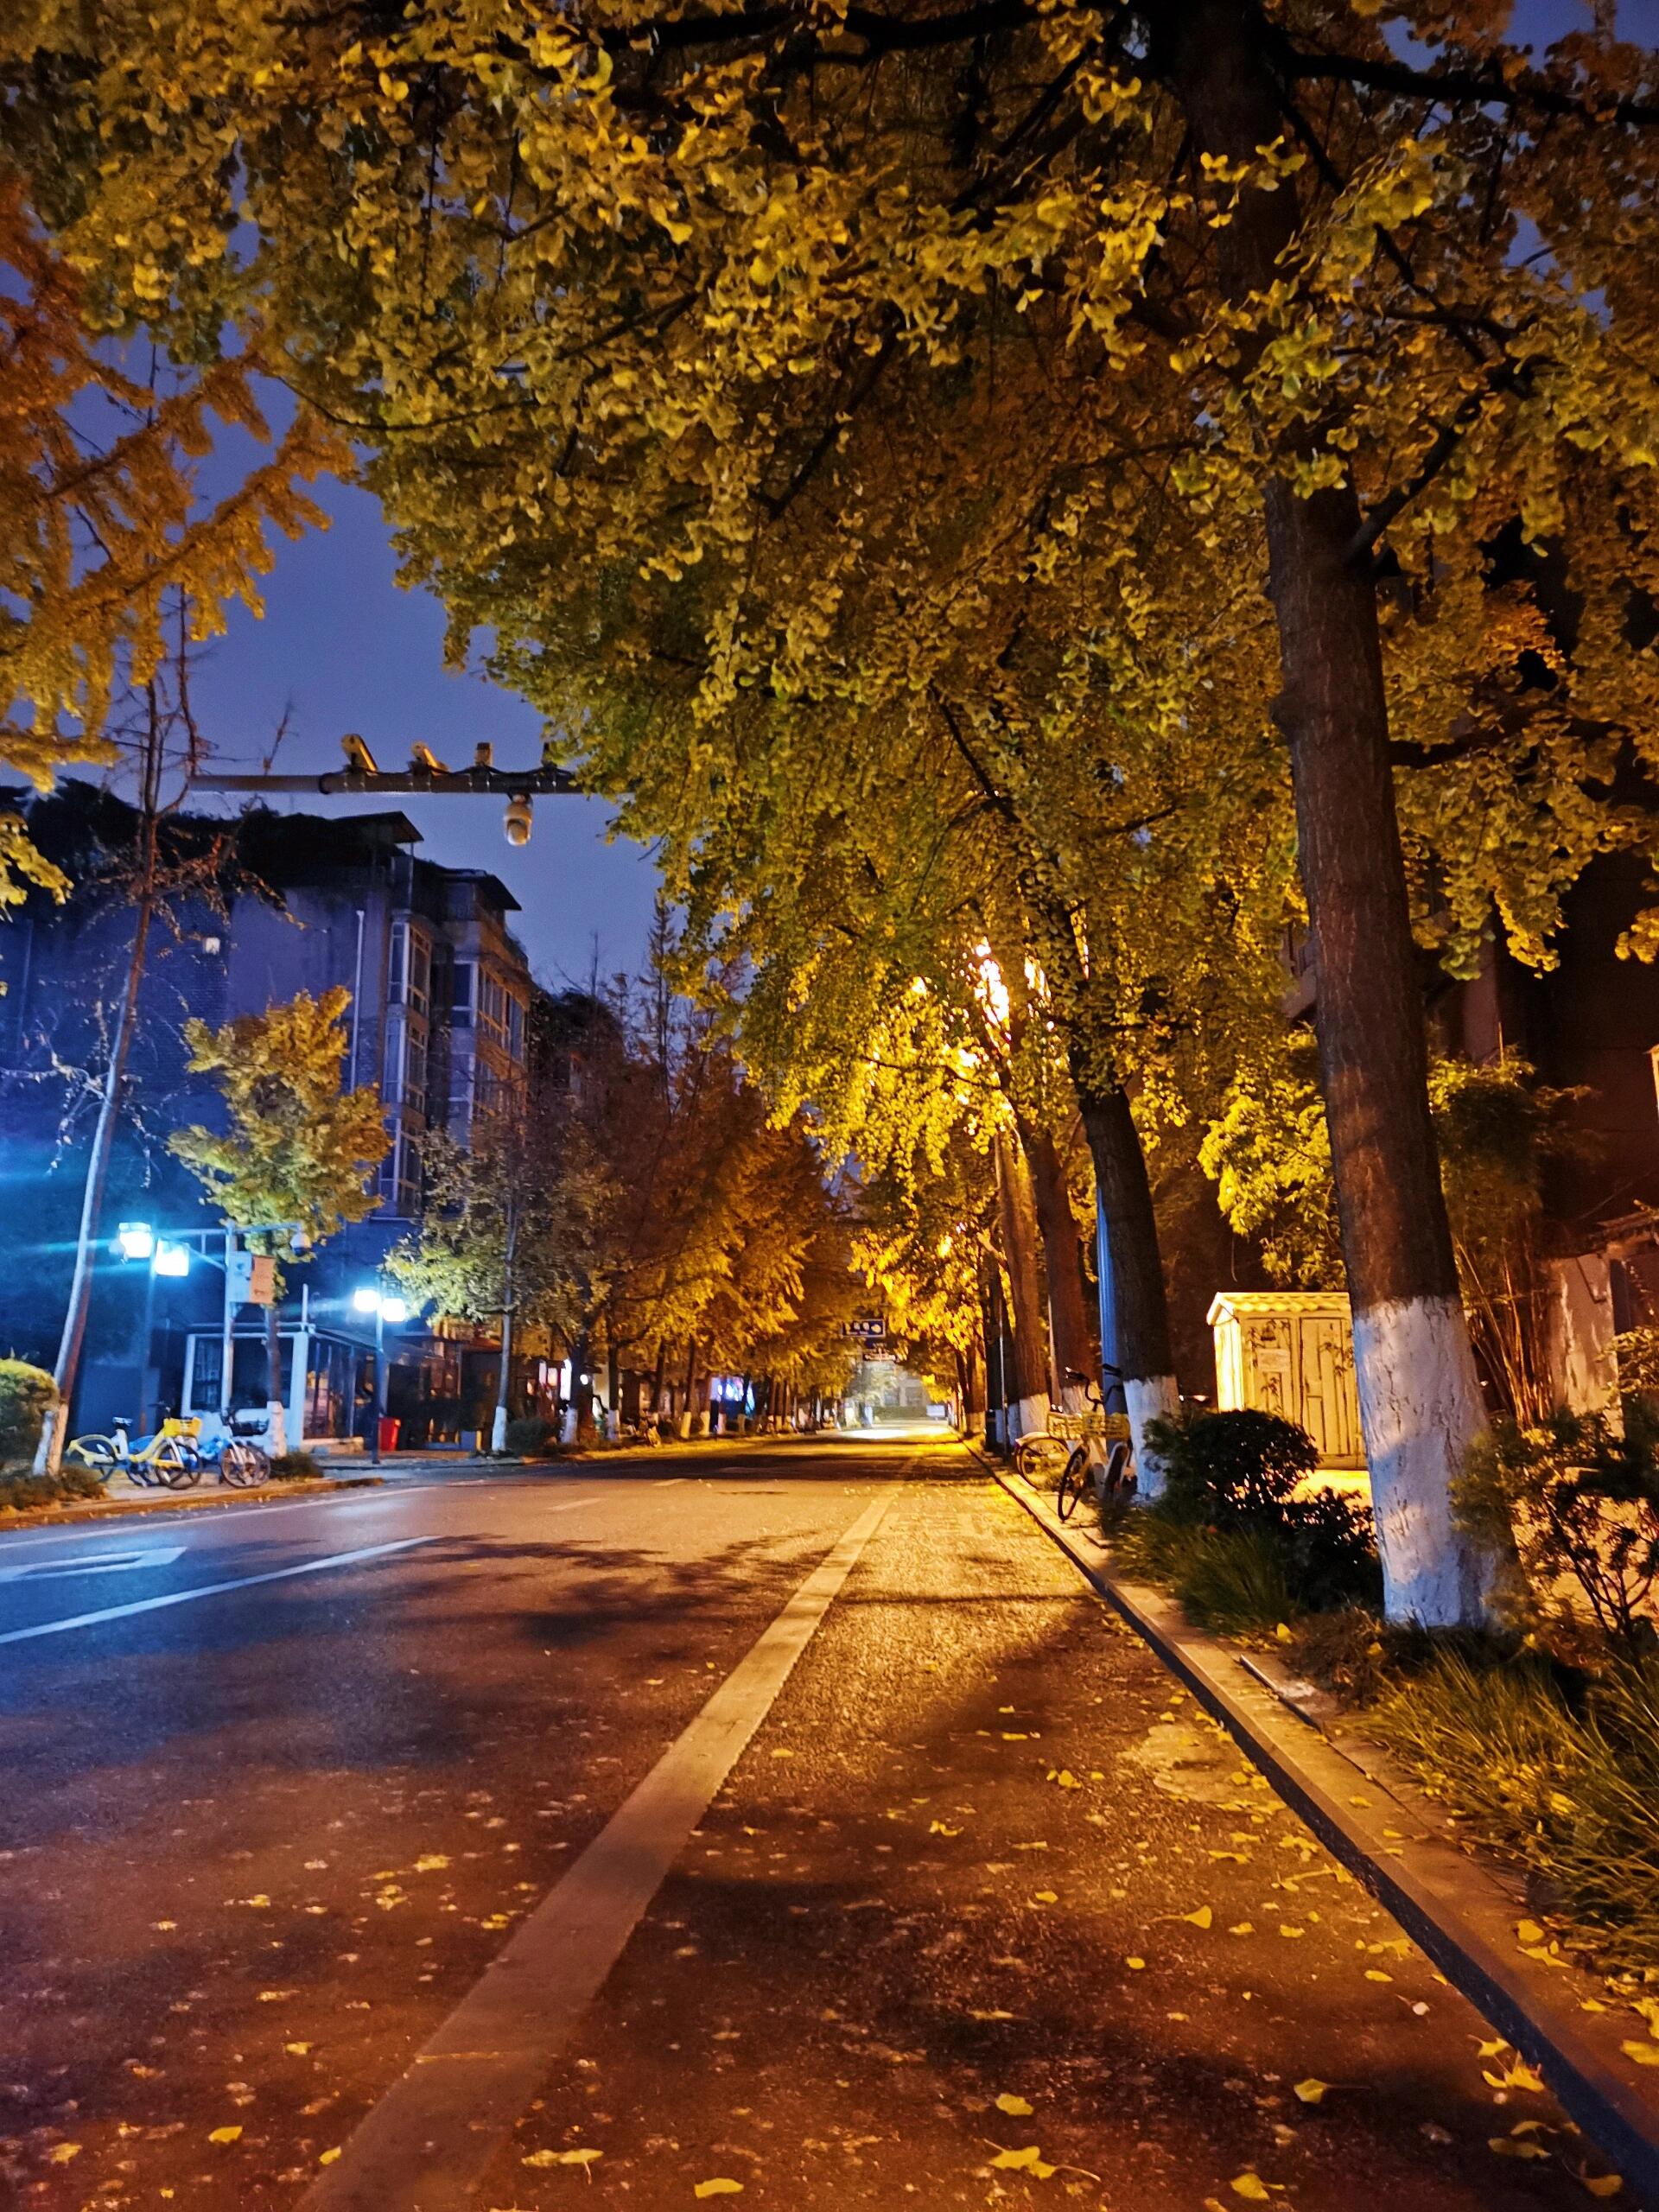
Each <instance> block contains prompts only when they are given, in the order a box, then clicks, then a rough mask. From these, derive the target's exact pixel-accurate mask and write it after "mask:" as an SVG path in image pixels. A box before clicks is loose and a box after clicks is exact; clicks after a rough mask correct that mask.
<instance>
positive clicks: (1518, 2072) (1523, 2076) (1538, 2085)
mask: <svg viewBox="0 0 1659 2212" xmlns="http://www.w3.org/2000/svg"><path fill="white" fill-rule="evenodd" d="M1480 2078H1481V2080H1482V2081H1483V2082H1485V2084H1486V2086H1487V2088H1489V2089H1531V2090H1534V2091H1535V2092H1536V2094H1538V2095H1540V2096H1541V2095H1542V2094H1543V2091H1544V2085H1543V2082H1541V2080H1540V2079H1539V2077H1538V2075H1537V2074H1536V2073H1535V2071H1534V2070H1533V2069H1532V2068H1531V2067H1530V2066H1529V2065H1528V2064H1527V2062H1526V2060H1525V2059H1524V2058H1517V2059H1516V2062H1515V2063H1514V2065H1513V2066H1506V2067H1505V2068H1504V2069H1503V2072H1502V2073H1501V2074H1494V2073H1493V2072H1492V2071H1491V2069H1490V2068H1488V2067H1484V2066H1483V2067H1482V2068H1481V2069H1480Z"/></svg>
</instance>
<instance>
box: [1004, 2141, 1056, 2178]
mask: <svg viewBox="0 0 1659 2212" xmlns="http://www.w3.org/2000/svg"><path fill="white" fill-rule="evenodd" d="M991 2164H993V2165H994V2166H997V2167H1000V2168H1001V2171H1003V2172H1004V2173H1025V2174H1032V2175H1034V2176H1035V2177H1036V2178H1037V2180H1039V2181H1046V2180H1047V2179H1048V2177H1049V2176H1050V2175H1051V2174H1052V2172H1053V2171H1054V2169H1053V2167H1052V2166H1051V2165H1050V2164H1048V2163H1047V2161H1046V2159H1045V2158H1044V2157H1043V2154H1042V2152H1040V2151H1039V2149H1038V2147H1037V2145H1035V2144H1034V2143H1027V2145H1026V2147H1025V2149H1024V2150H1023V2151H999V2152H997V2154H996V2156H995V2158H993V2159H992V2160H991Z"/></svg>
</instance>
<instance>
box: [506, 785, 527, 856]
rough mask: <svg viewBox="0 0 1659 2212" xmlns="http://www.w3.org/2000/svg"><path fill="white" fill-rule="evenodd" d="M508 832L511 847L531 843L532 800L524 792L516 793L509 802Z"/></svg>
mask: <svg viewBox="0 0 1659 2212" xmlns="http://www.w3.org/2000/svg"><path fill="white" fill-rule="evenodd" d="M506 832H507V842H508V843H509V844H510V845H527V844H528V843H529V842H530V799H529V796H528V794H527V793H525V792H524V791H515V792H514V793H513V795H512V798H510V799H509V800H508V801H507V819H506Z"/></svg>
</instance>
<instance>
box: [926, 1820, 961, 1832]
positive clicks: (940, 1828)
mask: <svg viewBox="0 0 1659 2212" xmlns="http://www.w3.org/2000/svg"><path fill="white" fill-rule="evenodd" d="M927 1832H928V1834H929V1835H960V1834H962V1830H961V1829H960V1828H951V1827H946V1826H945V1824H944V1821H929V1823H928V1829H927Z"/></svg>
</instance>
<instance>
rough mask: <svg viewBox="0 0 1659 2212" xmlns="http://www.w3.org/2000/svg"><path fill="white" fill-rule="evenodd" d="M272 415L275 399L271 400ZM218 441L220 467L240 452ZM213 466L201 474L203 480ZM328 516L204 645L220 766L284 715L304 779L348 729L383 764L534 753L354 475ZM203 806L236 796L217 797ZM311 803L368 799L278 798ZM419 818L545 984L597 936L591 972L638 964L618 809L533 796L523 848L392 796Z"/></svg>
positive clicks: (574, 963) (203, 701)
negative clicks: (491, 886) (481, 892)
mask: <svg viewBox="0 0 1659 2212" xmlns="http://www.w3.org/2000/svg"><path fill="white" fill-rule="evenodd" d="M273 411H275V410H273ZM248 450H251V449H249V448H243V446H242V442H241V440H240V439H239V438H233V439H228V440H226V448H225V453H224V457H223V462H222V464H221V466H222V467H224V469H225V472H226V479H227V480H231V469H232V464H233V463H235V462H239V461H241V460H242V459H243V458H244V457H245V452H246V451H248ZM209 474H210V477H212V476H217V475H218V474H219V469H217V468H210V471H209ZM320 504H321V505H323V506H325V507H327V509H328V511H329V512H330V513H331V514H332V515H333V517H334V526H333V527H332V529H329V530H327V531H309V532H308V533H307V535H306V536H305V537H302V538H301V539H299V540H298V541H297V542H296V543H292V544H290V543H289V542H288V541H287V540H286V539H279V540H278V541H277V547H276V553H277V565H276V567H275V569H273V570H272V572H271V574H270V576H269V577H268V578H267V579H266V583H265V593H264V597H265V614H264V620H263V621H256V620H254V618H253V617H252V616H251V615H250V614H249V613H247V611H246V610H245V608H242V607H235V608H233V609H232V612H231V616H230V631H229V634H228V635H227V636H226V637H224V638H221V639H216V640H215V641H214V642H213V644H212V645H210V646H208V647H207V648H206V650H205V653H204V657H203V658H202V660H201V662H200V665H199V669H198V672H197V675H196V677H195V698H196V706H197V709H198V715H199V719H200V722H201V726H202V730H203V734H204V735H206V736H207V738H208V740H209V741H210V742H211V743H212V744H213V747H214V748H215V751H216V753H217V754H218V756H219V757H218V762H217V765H218V766H220V767H222V768H232V767H238V768H239V767H243V766H245V767H248V768H251V769H257V767H258V766H259V765H260V760H261V757H262V756H263V755H264V753H267V752H268V751H269V750H270V743H271V738H272V734H273V733H274V732H275V730H276V728H277V725H278V724H279V723H280V722H281V721H282V719H283V714H284V713H285V712H286V713H287V714H288V715H289V734H288V737H287V739H286V741H284V743H283V747H282V750H281V753H280V754H279V756H278V759H277V763H276V766H277V767H279V768H281V769H283V771H285V772H291V773H300V772H304V771H307V770H317V771H321V770H322V769H325V768H338V767H340V766H342V765H343V763H342V759H341V755H340V735H341V734H342V733H343V732H344V731H346V730H358V731H360V732H361V733H362V734H363V736H364V737H365V738H366V739H367V741H368V743H369V747H370V750H371V751H372V753H374V755H375V757H376V759H377V760H378V762H379V764H380V766H382V767H383V768H385V767H394V766H396V767H402V766H406V765H407V763H408V760H409V748H410V746H411V744H413V743H415V742H416V741H417V740H418V741H422V742H423V743H425V744H428V745H429V746H430V747H432V749H433V751H434V752H435V753H436V754H437V755H438V757H439V759H440V760H446V761H449V762H452V763H454V764H455V765H457V766H460V765H464V764H466V763H469V762H470V761H471V760H472V757H473V747H474V744H475V743H476V742H477V741H479V740H480V738H488V739H490V740H491V741H492V742H493V745H494V747H495V758H496V761H497V763H498V765H499V766H504V767H505V766H511V765H512V764H513V763H514V762H520V761H522V762H526V763H534V762H535V761H537V760H539V758H540V754H541V734H540V726H539V724H538V722H537V718H536V716H535V715H533V714H532V713H531V710H530V709H529V708H528V707H527V706H526V705H525V704H524V702H523V701H522V700H521V699H519V698H518V697H517V696H514V695H513V694H512V693H510V692H505V691H502V690H499V689H498V688H497V687H496V686H495V685H494V684H493V683H488V682H486V680H485V679H484V677H481V676H476V675H464V676H463V675H455V674H452V673H448V672H447V671H445V669H444V665H443V616H442V611H441V609H440V608H439V607H438V605H437V602H436V601H435V600H434V599H432V598H431V597H430V596H429V594H426V593H424V592H420V591H404V590H401V589H399V588H398V587H397V583H396V582H394V575H395V563H394V562H393V559H392V555H391V547H390V545H389V544H388V543H387V537H386V528H385V523H384V521H383V520H382V518H381V515H380V510H379V507H378V505H377V503H376V502H375V500H374V499H372V498H371V497H370V495H369V494H368V493H366V492H363V491H359V490H358V489H356V488H355V487H353V486H349V485H341V484H334V483H330V484H326V485H324V486H322V488H321V499H320ZM197 803H198V804H201V805H202V806H204V807H207V806H209V805H213V804H219V805H224V806H227V807H228V806H230V805H232V804H238V803H239V802H235V801H231V800H221V801H211V800H209V799H207V798H205V797H204V798H202V799H200V801H199V802H197ZM271 804H273V805H277V806H288V807H293V808H302V809H304V810H308V811H311V812H329V813H332V812H351V811H353V810H355V811H359V812H360V811H362V810H363V807H364V804H365V802H363V801H361V800H358V801H351V800H334V801H330V800H327V799H316V798H306V799H281V798H279V799H274V800H273V801H272V802H271ZM379 804H383V805H385V804H391V805H397V806H399V807H401V808H402V809H403V810H404V812H406V813H407V814H408V815H409V817H410V820H411V821H413V822H414V823H416V825H417V826H418V827H419V829H421V830H422V832H423V836H424V837H425V841H426V842H425V843H424V845H423V848H422V849H423V852H424V853H425V855H427V857H428V858H429V859H432V860H437V861H445V862H447V863H448V864H449V865H450V866H452V867H457V868H490V869H492V870H493V872H494V873H495V874H497V875H499V877H500V878H501V880H502V881H503V882H504V883H505V885H506V886H507V887H508V889H509V890H510V891H511V892H512V894H513V896H514V897H515V898H516V899H518V901H519V902H520V904H521V905H522V906H523V908H524V912H523V913H522V914H521V915H520V916H519V918H518V933H519V935H520V936H521V938H523V939H524V945H525V948H526V950H528V952H529V954H530V957H531V965H532V967H533V968H534V969H535V970H536V972H537V975H538V976H540V977H541V978H542V979H543V981H546V982H551V983H555V984H556V983H557V982H559V981H560V979H561V977H562V976H569V977H571V978H573V979H575V980H577V981H585V980H586V978H587V976H588V968H589V963H590V961H591V959H592V957H593V940H594V934H595V933H597V935H598V938H599V960H600V968H601V973H606V972H609V971H611V970H613V969H619V968H626V969H634V968H637V967H638V965H639V961H640V958H641V957H642V953H643V950H644V945H645V932H646V930H647V927H648V925H649V924H650V920H651V912H652V900H653V899H654V897H655V894H656V887H657V873H656V869H655V868H654V867H653V866H652V861H651V859H650V856H649V855H647V854H646V853H645V852H644V851H643V850H642V849H641V848H640V847H639V846H638V845H634V844H631V843H626V842H618V843H615V844H611V843H608V842H607V840H606V830H607V826H608V824H609V821H610V809H609V808H608V807H607V806H606V805H604V804H602V803H601V802H600V801H598V800H594V799H575V798H559V799H545V798H544V799H538V800H537V802H536V823H535V829H534V831H533V833H532V835H531V841H530V843H529V844H528V845H527V846H524V847H523V848H522V849H514V848H513V847H512V846H510V845H509V844H508V843H507V842H506V839H505V836H503V835H502V830H501V816H502V804H501V802H499V800H495V799H484V798H449V799H425V800H422V799H418V798H407V799H404V798H399V799H395V800H391V801H381V802H379Z"/></svg>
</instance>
